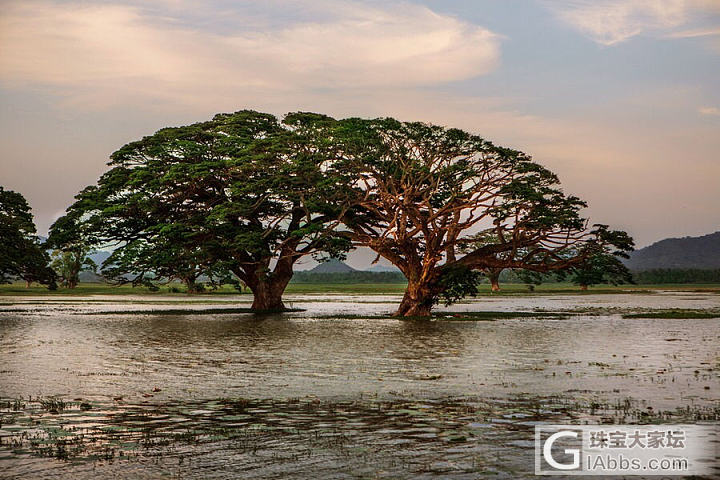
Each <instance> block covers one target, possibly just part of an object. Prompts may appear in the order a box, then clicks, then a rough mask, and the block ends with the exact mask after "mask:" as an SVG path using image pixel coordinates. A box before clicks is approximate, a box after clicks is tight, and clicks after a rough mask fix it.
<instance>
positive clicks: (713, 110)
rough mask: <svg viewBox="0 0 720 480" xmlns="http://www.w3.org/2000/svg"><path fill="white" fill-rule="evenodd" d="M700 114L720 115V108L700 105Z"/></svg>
mask: <svg viewBox="0 0 720 480" xmlns="http://www.w3.org/2000/svg"><path fill="white" fill-rule="evenodd" d="M698 112H699V113H700V115H708V116H713V117H719V116H720V108H717V107H700V108H698Z"/></svg>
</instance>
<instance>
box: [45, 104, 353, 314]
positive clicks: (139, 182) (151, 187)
mask: <svg viewBox="0 0 720 480" xmlns="http://www.w3.org/2000/svg"><path fill="white" fill-rule="evenodd" d="M324 160H325V157H324V156H323V155H322V154H321V152H319V151H318V149H317V146H316V145H315V144H313V143H311V142H308V141H307V139H306V138H304V137H303V136H302V135H301V134H299V133H297V132H294V131H293V130H292V129H291V128H289V127H287V126H284V125H283V124H282V123H280V122H279V121H278V120H277V119H276V118H275V117H274V116H272V115H269V114H264V113H259V112H254V111H240V112H236V113H233V114H219V115H216V116H215V117H214V118H213V119H212V120H210V121H207V122H201V123H196V124H193V125H189V126H184V127H174V128H165V129H162V130H160V131H158V132H157V133H155V134H154V135H151V136H148V137H145V138H143V139H142V140H139V141H136V142H132V143H129V144H127V145H125V146H124V147H122V148H121V149H119V150H118V151H117V152H115V153H114V154H113V155H112V156H111V162H110V164H109V165H110V166H111V169H110V170H109V171H108V172H107V173H105V174H104V175H103V176H102V177H101V178H100V180H99V182H98V184H97V185H94V186H90V187H87V188H86V189H85V190H83V191H82V192H81V193H80V194H79V195H78V196H77V201H76V202H75V204H74V205H72V206H71V207H70V208H69V209H68V213H67V215H66V217H67V218H68V219H71V224H72V225H73V227H72V228H70V229H65V228H62V229H60V228H56V226H53V228H52V231H51V238H54V236H53V234H55V233H56V230H57V237H58V238H61V237H63V236H65V237H69V236H68V235H64V234H63V231H72V232H77V231H83V232H87V237H88V239H89V241H90V243H91V244H93V245H109V246H112V247H113V248H115V251H114V253H113V255H112V256H111V257H110V258H109V259H108V260H107V261H106V262H105V267H106V269H105V270H106V271H107V272H108V273H109V274H110V275H111V276H113V277H114V278H115V279H116V280H119V281H133V282H135V283H139V282H143V281H145V280H148V279H160V278H181V279H186V278H188V277H194V278H197V276H199V275H201V274H208V273H209V272H210V271H211V270H213V269H215V270H216V271H217V270H218V269H219V270H221V271H227V272H232V273H233V274H234V275H235V276H236V277H237V278H239V280H240V281H242V282H243V283H244V284H245V285H247V286H248V287H249V288H250V290H251V291H252V292H253V294H254V302H253V308H255V309H257V310H276V309H282V308H283V303H282V293H283V291H284V290H285V287H286V285H287V283H288V282H289V280H290V278H291V277H292V267H293V265H294V263H295V262H296V261H297V259H298V258H300V257H302V256H303V255H310V254H317V253H319V252H326V253H327V254H329V255H334V256H338V255H342V254H343V252H345V251H346V250H347V249H348V248H349V247H350V243H349V241H348V240H347V239H346V238H344V237H341V236H337V235H335V233H334V231H335V227H336V226H337V224H338V218H339V217H340V207H339V205H341V203H340V202H338V201H337V195H338V193H340V194H341V193H342V189H341V188H339V184H338V183H337V178H335V176H334V174H333V172H332V170H331V169H328V168H325V166H324ZM56 225H59V224H56ZM70 236H71V235H70ZM61 243H62V242H61Z"/></svg>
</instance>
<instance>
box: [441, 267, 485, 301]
mask: <svg viewBox="0 0 720 480" xmlns="http://www.w3.org/2000/svg"><path fill="white" fill-rule="evenodd" d="M482 278H483V274H482V273H481V272H479V271H477V270H472V269H470V268H468V267H466V266H463V265H452V266H447V267H444V268H443V269H442V274H441V276H440V281H439V286H440V288H439V292H438V295H437V297H436V298H435V303H438V302H439V301H440V300H441V299H442V300H443V301H444V303H445V305H446V306H447V305H452V304H453V303H455V302H457V301H458V300H461V299H463V298H465V297H468V296H471V297H474V296H476V295H477V294H478V285H479V284H480V282H481V281H482Z"/></svg>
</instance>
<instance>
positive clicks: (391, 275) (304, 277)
mask: <svg viewBox="0 0 720 480" xmlns="http://www.w3.org/2000/svg"><path fill="white" fill-rule="evenodd" d="M406 282H407V280H405V277H404V276H403V274H402V273H400V272H332V273H310V272H295V274H294V275H293V277H292V283H406Z"/></svg>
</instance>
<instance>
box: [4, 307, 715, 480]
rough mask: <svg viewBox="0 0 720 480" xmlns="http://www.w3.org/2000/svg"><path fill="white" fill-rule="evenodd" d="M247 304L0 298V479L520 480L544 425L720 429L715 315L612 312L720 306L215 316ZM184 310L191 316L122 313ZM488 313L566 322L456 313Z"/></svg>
mask: <svg viewBox="0 0 720 480" xmlns="http://www.w3.org/2000/svg"><path fill="white" fill-rule="evenodd" d="M87 300H90V302H88V301H87ZM247 300H248V298H247V296H238V297H237V298H230V297H223V298H222V300H221V301H212V302H210V303H208V300H207V298H206V297H204V298H203V299H202V300H200V301H191V302H178V297H167V298H163V297H155V296H153V297H152V298H151V299H150V300H149V299H148V297H136V298H128V297H122V298H118V297H102V296H96V297H92V298H87V299H84V298H77V297H76V298H71V299H68V298H67V297H66V298H63V299H59V298H58V297H45V298H37V297H36V298H32V299H30V298H27V297H17V298H10V297H5V298H3V299H2V302H1V303H2V305H0V400H2V404H1V405H0V422H1V425H0V439H2V444H0V471H2V472H3V475H5V476H8V477H9V478H15V477H17V478H27V477H32V478H62V477H66V478H80V479H82V478H91V477H93V478H94V477H97V476H98V475H100V476H101V478H104V477H114V478H167V477H173V476H175V477H178V478H192V477H196V478H236V477H238V476H242V477H244V478H245V477H246V478H284V477H287V476H293V477H296V478H367V477H371V478H372V477H381V478H383V477H386V478H397V477H404V478H416V477H420V478H422V477H435V478H438V477H439V478H478V477H481V478H482V477H486V476H492V477H493V478H498V477H499V478H519V477H531V476H532V468H533V444H532V438H533V433H532V428H533V426H534V425H535V424H536V423H538V422H550V423H564V422H565V423H566V422H585V421H588V422H591V423H599V422H623V421H624V422H648V421H663V422H691V423H695V422H717V421H718V416H719V415H720V413H719V412H720V380H719V376H718V372H719V371H720V370H719V369H720V358H719V356H718V354H719V349H718V345H720V342H719V340H720V328H719V327H720V318H718V319H623V318H622V316H621V313H622V312H628V311H638V310H645V309H651V308H655V309H662V308H693V309H710V310H718V309H720V296H718V295H711V294H692V293H686V294H677V293H665V294H652V295H651V294H626V295H583V296H574V295H568V296H561V295H557V296H531V297H522V296H517V297H492V298H483V299H480V300H477V301H472V302H468V303H463V304H460V305H456V306H454V307H452V308H451V309H447V310H446V311H447V312H448V317H449V318H446V319H442V320H438V321H433V322H407V321H399V320H394V319H388V318H376V316H377V315H380V314H383V313H387V312H389V311H391V310H392V307H393V306H394V304H395V303H396V302H397V301H399V298H396V297H389V296H362V297H353V296H344V297H343V296H332V295H326V296H311V295H302V296H295V297H289V298H288V300H289V301H290V303H292V305H293V306H294V307H296V308H302V309H305V311H304V312H298V313H290V314H284V315H271V316H254V315H250V314H213V313H211V312H208V311H207V310H208V309H212V308H227V307H228V306H234V305H238V306H245V302H247ZM178 308H187V309H195V310H197V311H199V312H200V313H198V314H194V315H188V314H174V315H168V314H165V315H162V314H133V313H131V311H133V310H134V311H147V310H150V309H157V310H167V309H178ZM480 310H488V311H506V312H513V311H524V312H528V311H538V312H545V311H553V312H573V313H575V314H574V315H570V316H567V317H552V318H545V317H538V318H532V317H529V318H516V319H500V320H496V321H454V320H453V318H454V317H452V312H462V311H480ZM110 312H126V313H119V314H118V313H114V314H113V313H110ZM349 314H352V315H355V316H359V317H352V318H347V316H348V315H349ZM362 316H368V317H371V318H361V317H362Z"/></svg>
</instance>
